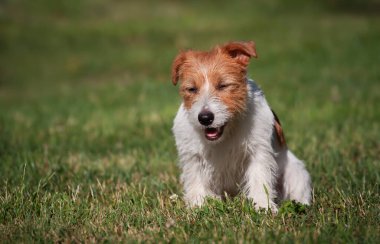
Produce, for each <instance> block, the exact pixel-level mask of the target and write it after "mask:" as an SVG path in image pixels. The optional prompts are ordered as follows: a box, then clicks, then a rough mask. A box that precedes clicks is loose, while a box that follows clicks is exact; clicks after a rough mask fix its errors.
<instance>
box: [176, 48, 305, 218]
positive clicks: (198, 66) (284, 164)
mask: <svg viewBox="0 0 380 244" xmlns="http://www.w3.org/2000/svg"><path fill="white" fill-rule="evenodd" d="M252 57H254V58H256V57H257V54H256V50H255V44H254V42H231V43H227V44H225V45H221V46H217V47H215V48H213V49H212V50H210V51H206V52H202V51H191V50H190V51H184V52H181V53H179V54H178V56H177V57H176V58H175V60H174V62H173V65H172V82H173V84H174V85H176V84H177V83H178V82H180V89H179V93H180V95H181V96H182V98H183V102H182V104H181V106H180V108H179V110H178V112H177V115H176V117H175V119H174V126H173V133H174V136H175V141H176V146H177V151H178V154H179V160H180V167H181V169H182V174H181V181H182V183H183V186H184V198H185V201H186V203H187V204H188V205H189V206H200V205H202V204H203V202H204V200H205V197H214V198H220V199H223V198H224V197H225V196H236V195H237V194H239V193H242V194H244V195H245V196H246V197H247V198H249V199H252V201H253V203H254V204H255V208H256V209H259V208H264V209H268V208H270V209H271V210H272V211H274V212H276V211H277V205H276V204H277V203H279V202H280V201H281V200H283V199H291V200H295V201H297V202H300V203H303V204H310V201H311V181H310V176H309V173H308V172H307V171H306V169H305V167H304V164H303V162H302V161H301V160H299V159H298V158H297V157H296V156H294V154H293V153H292V152H291V151H290V150H289V149H288V148H287V145H286V141H285V137H284V134H283V131H282V128H281V124H280V122H279V120H278V118H277V116H276V115H275V114H274V112H273V111H272V110H271V108H270V107H269V105H268V103H267V101H266V99H265V97H264V94H263V92H262V90H261V89H260V88H259V87H258V86H257V84H256V83H255V82H254V81H253V80H250V79H248V78H247V76H246V75H247V67H248V64H249V61H250V59H251V58H252Z"/></svg>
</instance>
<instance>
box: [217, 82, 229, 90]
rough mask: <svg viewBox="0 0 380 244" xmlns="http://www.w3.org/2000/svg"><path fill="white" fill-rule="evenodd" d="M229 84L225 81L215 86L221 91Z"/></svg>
mask: <svg viewBox="0 0 380 244" xmlns="http://www.w3.org/2000/svg"><path fill="white" fill-rule="evenodd" d="M230 85H231V84H227V83H220V84H218V86H217V87H216V88H217V89H218V90H219V91H222V90H224V89H226V88H227V87H229V86H230Z"/></svg>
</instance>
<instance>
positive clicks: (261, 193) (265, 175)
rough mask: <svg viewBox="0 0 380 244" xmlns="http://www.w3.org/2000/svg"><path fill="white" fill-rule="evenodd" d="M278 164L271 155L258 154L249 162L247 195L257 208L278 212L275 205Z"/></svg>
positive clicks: (246, 184) (246, 181)
mask: <svg viewBox="0 0 380 244" xmlns="http://www.w3.org/2000/svg"><path fill="white" fill-rule="evenodd" d="M277 168H278V166H277V163H276V161H275V159H274V157H273V156H272V154H271V153H269V152H265V151H264V150H263V152H257V153H256V154H255V155H254V156H252V158H251V159H250V161H249V165H248V168H247V171H246V174H245V193H246V195H247V197H248V198H250V199H252V200H253V202H254V204H255V208H256V209H260V208H264V209H268V208H270V209H271V211H273V212H277V206H276V204H275V203H274V201H273V200H274V199H275V197H276V190H275V183H276V173H277Z"/></svg>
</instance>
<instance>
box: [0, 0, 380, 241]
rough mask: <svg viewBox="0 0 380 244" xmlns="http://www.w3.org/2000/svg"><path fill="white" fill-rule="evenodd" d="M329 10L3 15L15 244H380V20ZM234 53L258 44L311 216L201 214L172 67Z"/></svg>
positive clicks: (95, 6) (15, 11)
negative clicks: (184, 52) (187, 182)
mask: <svg viewBox="0 0 380 244" xmlns="http://www.w3.org/2000/svg"><path fill="white" fill-rule="evenodd" d="M127 2H128V3H127ZM323 2H324V4H316V2H315V1H306V2H302V1H297V0H294V1H290V2H289V1H284V3H282V2H279V1H276V0H271V1H257V2H255V3H251V1H239V2H234V3H233V4H232V2H231V1H218V3H217V4H212V3H211V2H208V3H204V2H202V1H191V2H190V1H189V2H184V3H179V2H175V1H162V2H160V3H159V4H157V2H156V1H145V0H144V1H135V2H131V1H117V0H112V1H100V0H94V1H90V0H86V1H74V0H69V1H48V0H37V1H27V0H7V1H3V2H2V3H1V4H0V236H1V237H2V241H4V242H12V243H13V242H45V241H49V242H58V241H65V242H66V241H81V242H82V241H85V242H98V241H111V242H113V241H122V242H125V241H150V242H169V241H178V242H200V241H208V242H212V241H223V242H227V241H228V242H235V241H238V240H239V241H257V242H260V243H261V242H268V243H272V242H291V243H293V242H298V243H299V242H320V243H331V242H334V243H352V242H355V243H356V242H359V243H378V242H379V240H380V234H379V233H380V226H379V223H380V193H379V192H380V191H379V190H380V186H379V183H380V175H379V172H380V160H379V155H380V140H379V138H380V128H379V127H380V125H379V121H380V109H379V101H380V69H379V63H380V55H379V53H380V45H379V43H380V18H379V17H378V16H379V15H378V14H374V13H376V9H375V8H373V9H372V10H371V11H368V12H366V11H367V10H368V8H367V7H368V6H367V5H366V8H365V9H358V11H355V10H354V8H353V9H350V10H349V11H348V10H347V9H345V8H340V5H339V4H344V3H343V2H342V1H335V2H334V5H333V7H331V6H330V5H329V4H327V1H323ZM370 2H371V1H369V3H370ZM353 3H355V4H359V3H358V1H353ZM229 40H255V42H256V45H257V48H258V54H259V57H260V58H259V59H258V60H254V61H253V62H252V63H251V65H250V70H249V73H250V76H251V77H253V78H254V79H255V80H256V81H257V82H258V83H259V84H260V85H261V86H262V88H263V89H264V91H265V93H266V96H267V99H268V100H269V102H270V104H271V105H272V107H273V109H274V110H275V111H276V113H277V114H278V115H279V117H280V118H281V121H282V123H283V126H284V129H285V132H286V136H287V141H288V144H289V146H290V148H291V149H292V150H293V151H294V152H295V153H296V154H297V155H298V156H299V157H300V158H302V159H304V160H305V162H306V166H307V168H308V170H309V171H310V173H311V176H312V179H313V185H314V193H313V199H314V203H313V205H312V206H310V207H306V208H305V207H303V206H300V205H296V204H293V203H291V202H285V203H284V204H283V205H282V206H281V209H280V213H279V214H277V215H272V214H267V213H264V212H256V211H255V210H254V209H253V208H252V204H251V203H250V202H249V201H247V200H246V199H244V198H243V197H238V198H235V199H229V200H227V201H225V202H221V201H216V200H211V199H210V200H209V201H208V203H207V204H206V205H205V206H204V207H202V208H199V209H187V208H185V205H184V202H183V200H182V189H181V185H180V183H179V179H178V178H179V170H178V168H177V165H176V162H177V155H176V150H175V146H174V140H173V137H172V134H171V131H170V129H171V126H172V120H173V118H174V115H175V112H176V109H177V107H178V105H179V103H180V98H179V96H178V93H177V88H176V87H173V86H172V85H171V82H170V65H171V61H172V59H173V58H174V56H175V54H176V53H177V52H178V50H179V49H183V48H194V49H207V48H210V47H211V46H213V45H215V44H218V43H223V42H226V41H229ZM177 195H178V197H177V198H176V196H177Z"/></svg>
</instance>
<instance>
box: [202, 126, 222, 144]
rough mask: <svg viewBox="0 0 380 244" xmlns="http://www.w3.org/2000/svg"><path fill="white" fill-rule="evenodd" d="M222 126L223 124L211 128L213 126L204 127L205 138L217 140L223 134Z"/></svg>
mask: <svg viewBox="0 0 380 244" xmlns="http://www.w3.org/2000/svg"><path fill="white" fill-rule="evenodd" d="M224 126H225V125H223V126H220V127H216V128H213V127H208V128H206V129H205V136H206V139H207V140H209V141H215V140H218V139H219V138H220V137H221V136H222V135H223V130H224Z"/></svg>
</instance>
